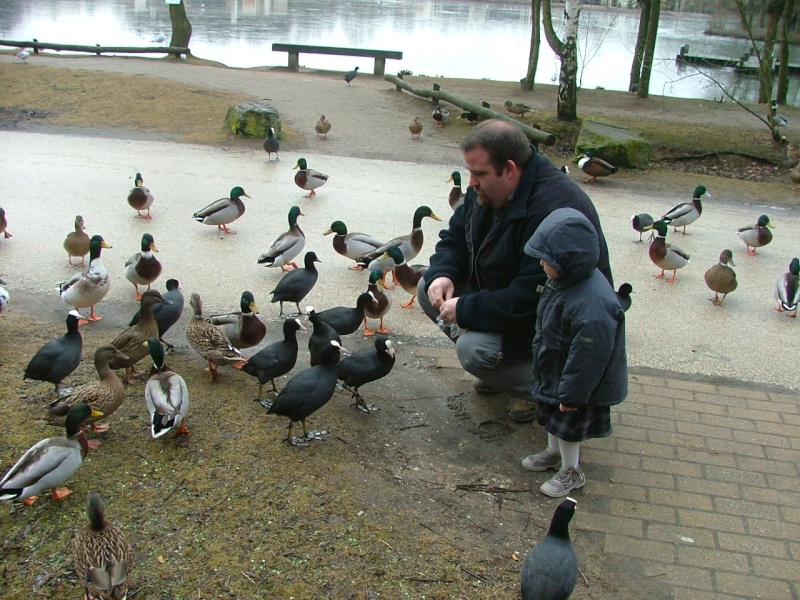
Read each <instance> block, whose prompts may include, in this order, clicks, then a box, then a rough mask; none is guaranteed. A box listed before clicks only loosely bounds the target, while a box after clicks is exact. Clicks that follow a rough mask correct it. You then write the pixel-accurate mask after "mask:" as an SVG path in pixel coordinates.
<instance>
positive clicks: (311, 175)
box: [294, 158, 328, 198]
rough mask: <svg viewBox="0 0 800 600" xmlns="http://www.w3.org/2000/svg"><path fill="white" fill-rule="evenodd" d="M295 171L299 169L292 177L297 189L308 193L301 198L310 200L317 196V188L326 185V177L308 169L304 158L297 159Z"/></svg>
mask: <svg viewBox="0 0 800 600" xmlns="http://www.w3.org/2000/svg"><path fill="white" fill-rule="evenodd" d="M294 168H295V169H299V171H297V173H295V175H294V182H295V184H297V187H299V188H300V189H303V190H308V193H307V194H306V195H305V196H303V198H311V197H312V196H316V195H317V192H316V190H317V188H320V187H322V186H323V185H325V184H326V183H328V176H327V175H325V173H320V172H319V171H315V170H314V169H309V168H308V161H307V160H306V159H305V158H299V159H297V164H295V166H294Z"/></svg>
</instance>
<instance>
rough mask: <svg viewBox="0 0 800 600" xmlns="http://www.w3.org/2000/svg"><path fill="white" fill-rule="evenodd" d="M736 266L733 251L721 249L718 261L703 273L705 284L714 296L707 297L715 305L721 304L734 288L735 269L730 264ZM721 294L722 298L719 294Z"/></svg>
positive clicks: (735, 282)
mask: <svg viewBox="0 0 800 600" xmlns="http://www.w3.org/2000/svg"><path fill="white" fill-rule="evenodd" d="M728 265H730V266H734V267H735V266H736V263H734V262H733V252H731V251H730V250H723V251H722V252H721V253H720V255H719V262H718V263H717V264H716V265H714V266H713V267H711V268H710V269H709V270H708V271H706V274H705V280H706V285H707V286H708V288H709V289H710V290H711V291H712V292H714V297H713V298H709V300H711V302H713V303H714V304H716V305H717V306H722V303H723V302H724V301H725V297H726V296H727V295H728V294H730V293H731V292H732V291H733V290H735V289H736V286H737V285H738V283H737V281H736V271H734V270H733V269H731V267H730V266H728ZM720 294H722V298H720V297H719V295H720Z"/></svg>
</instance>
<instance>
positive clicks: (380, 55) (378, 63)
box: [272, 43, 403, 76]
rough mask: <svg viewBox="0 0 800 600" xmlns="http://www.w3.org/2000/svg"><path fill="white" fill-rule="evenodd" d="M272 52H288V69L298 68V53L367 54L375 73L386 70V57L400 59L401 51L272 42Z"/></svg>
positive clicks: (381, 73)
mask: <svg viewBox="0 0 800 600" xmlns="http://www.w3.org/2000/svg"><path fill="white" fill-rule="evenodd" d="M272 51H273V52H288V53H289V70H290V71H299V70H300V54H332V55H334V56H368V57H371V58H374V59H375V69H374V71H373V72H374V73H375V75H381V76H383V75H384V73H385V72H386V59H387V58H391V59H392V60H402V59H403V53H402V52H397V51H395V50H369V49H366V48H335V47H332V46H305V45H303V44H279V43H274V44H272Z"/></svg>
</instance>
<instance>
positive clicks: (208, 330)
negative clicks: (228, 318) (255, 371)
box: [186, 293, 246, 383]
mask: <svg viewBox="0 0 800 600" xmlns="http://www.w3.org/2000/svg"><path fill="white" fill-rule="evenodd" d="M189 303H190V304H191V306H192V310H193V311H194V317H192V320H191V321H189V324H188V325H187V326H186V341H187V342H189V345H190V346H191V347H192V348H194V349H195V351H196V352H197V353H198V354H200V356H202V357H203V358H204V359H205V360H206V361H208V367H207V368H206V370H207V371H208V373H209V376H210V377H211V383H214V381H215V380H216V379H217V377H218V376H219V371H218V370H217V366H218V365H230V364H233V366H234V367H237V368H241V367H242V366H244V364H245V362H246V361H245V358H244V357H243V356H242V354H241V352H239V351H238V350H237V349H236V348H234V347H233V345H232V344H231V341H230V340H229V339H228V336H227V335H225V332H223V331H222V330H221V329H220V328H219V327H216V326H215V325H212V324H211V323H209V322H208V321H206V320H205V319H204V318H203V302H202V300H200V295H199V294H197V293H194V294H192V298H191V300H190V302H189Z"/></svg>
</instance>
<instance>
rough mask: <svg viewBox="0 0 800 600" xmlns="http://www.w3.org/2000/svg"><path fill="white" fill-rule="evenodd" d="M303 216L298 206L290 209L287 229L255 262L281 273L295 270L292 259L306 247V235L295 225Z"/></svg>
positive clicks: (295, 264)
mask: <svg viewBox="0 0 800 600" xmlns="http://www.w3.org/2000/svg"><path fill="white" fill-rule="evenodd" d="M304 216H305V215H304V214H303V211H301V210H300V207H299V206H293V207H292V208H290V209H289V229H288V230H287V231H284V232H283V233H282V234H280V235H279V236H278V237H276V238H275V239H274V240H272V244H270V246H269V248H267V251H266V252H264V254H262V255H261V256H259V257H258V260H257V261H256V262H257V263H258V264H260V265H264V266H265V267H280V268H281V271H291V270H292V269H297V268H298V266H297V263H296V262H294V259H295V257H297V255H298V254H300V252H302V251H303V248H304V247H305V245H306V235H305V234H304V233H303V230H302V229H300V225H298V224H297V217H304Z"/></svg>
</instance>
